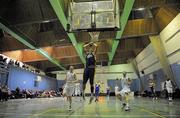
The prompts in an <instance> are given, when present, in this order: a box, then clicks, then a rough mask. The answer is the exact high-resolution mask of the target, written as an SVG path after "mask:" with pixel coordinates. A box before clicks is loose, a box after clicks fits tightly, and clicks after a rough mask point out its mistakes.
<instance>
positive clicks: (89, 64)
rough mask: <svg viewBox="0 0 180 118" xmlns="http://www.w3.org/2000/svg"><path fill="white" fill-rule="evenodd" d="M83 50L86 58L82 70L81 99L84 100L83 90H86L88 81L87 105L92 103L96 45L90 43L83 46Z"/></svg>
mask: <svg viewBox="0 0 180 118" xmlns="http://www.w3.org/2000/svg"><path fill="white" fill-rule="evenodd" d="M83 48H84V54H85V56H86V66H85V69H84V74H83V99H84V100H85V89H86V83H87V81H88V79H89V82H90V89H91V98H90V101H89V103H91V102H92V100H93V98H94V96H93V92H94V74H95V67H96V58H95V54H96V51H97V44H95V43H93V42H90V43H88V44H86V45H84V46H83Z"/></svg>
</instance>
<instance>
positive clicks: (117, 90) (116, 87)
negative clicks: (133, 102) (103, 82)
mask: <svg viewBox="0 0 180 118" xmlns="http://www.w3.org/2000/svg"><path fill="white" fill-rule="evenodd" d="M114 91H115V95H117V94H118V92H119V87H118V86H115V88H114Z"/></svg>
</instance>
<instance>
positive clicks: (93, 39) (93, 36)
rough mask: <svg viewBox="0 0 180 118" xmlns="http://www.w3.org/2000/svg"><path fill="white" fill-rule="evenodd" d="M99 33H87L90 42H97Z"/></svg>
mask: <svg viewBox="0 0 180 118" xmlns="http://www.w3.org/2000/svg"><path fill="white" fill-rule="evenodd" d="M99 34H100V32H89V35H90V36H91V41H92V42H97V41H98V39H99Z"/></svg>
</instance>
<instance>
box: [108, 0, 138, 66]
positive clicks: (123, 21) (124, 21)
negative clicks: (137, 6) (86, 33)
mask: <svg viewBox="0 0 180 118" xmlns="http://www.w3.org/2000/svg"><path fill="white" fill-rule="evenodd" d="M134 2H135V0H126V2H125V6H124V10H123V13H122V15H121V19H120V23H119V24H120V28H121V30H120V31H117V33H116V38H115V40H113V44H112V48H111V52H109V53H108V56H109V62H108V65H111V63H112V60H113V57H114V55H115V53H116V50H117V47H118V45H119V42H120V39H121V37H122V34H123V32H124V29H125V26H126V24H127V21H128V18H129V14H130V12H131V10H132V7H133V5H134Z"/></svg>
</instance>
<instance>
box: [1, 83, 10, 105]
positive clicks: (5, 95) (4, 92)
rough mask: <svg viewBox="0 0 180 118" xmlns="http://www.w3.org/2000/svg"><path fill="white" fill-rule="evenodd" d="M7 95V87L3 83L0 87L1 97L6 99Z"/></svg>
mask: <svg viewBox="0 0 180 118" xmlns="http://www.w3.org/2000/svg"><path fill="white" fill-rule="evenodd" d="M8 97H9V95H8V87H7V86H6V85H4V86H3V87H2V99H3V100H5V101H7V100H8Z"/></svg>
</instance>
